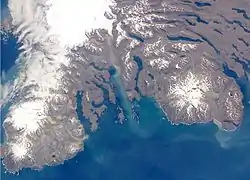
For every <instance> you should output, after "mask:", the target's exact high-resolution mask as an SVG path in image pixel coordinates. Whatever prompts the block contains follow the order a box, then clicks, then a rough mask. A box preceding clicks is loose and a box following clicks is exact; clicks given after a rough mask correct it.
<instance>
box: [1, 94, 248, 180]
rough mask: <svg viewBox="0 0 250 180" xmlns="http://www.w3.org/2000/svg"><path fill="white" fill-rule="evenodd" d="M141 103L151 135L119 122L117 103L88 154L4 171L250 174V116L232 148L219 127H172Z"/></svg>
mask: <svg viewBox="0 0 250 180" xmlns="http://www.w3.org/2000/svg"><path fill="white" fill-rule="evenodd" d="M139 105H140V110H139V112H138V113H139V115H140V118H139V120H140V122H141V123H140V125H138V127H136V128H142V129H143V130H144V133H147V136H142V135H141V134H140V133H136V132H135V131H134V130H133V129H134V127H131V123H129V122H128V121H127V122H125V123H124V124H123V125H120V124H115V123H114V119H115V118H116V115H115V107H114V106H113V107H112V106H110V111H109V112H108V113H106V114H105V115H104V117H103V119H102V120H101V121H100V127H101V128H100V129H98V130H97V132H95V133H93V134H92V135H91V136H90V138H89V139H88V140H87V142H86V144H85V150H84V152H81V153H79V154H78V155H77V156H76V157H75V158H73V159H71V160H69V161H67V162H65V164H64V165H60V166H57V167H46V168H45V169H44V170H42V171H41V172H36V171H32V170H29V169H25V170H23V171H21V173H20V175H19V176H12V175H11V176H8V175H7V174H2V179H3V180H45V179H46V180H68V179H72V178H74V180H78V179H79V180H80V179H88V180H96V179H114V180H116V179H119V180H122V179H124V180H127V179H131V180H133V179H137V180H138V179H157V180H158V179H159V180H160V179H166V178H167V179H171V180H175V179H176V180H181V179H185V180H187V179H188V180H189V179H190V180H194V179H195V180H210V179H213V180H221V179H227V180H246V179H247V177H249V176H250V171H249V167H250V156H249V151H250V144H249V131H247V132H246V130H247V129H249V127H250V126H249V120H248V121H247V120H246V119H245V121H244V124H243V126H242V128H241V129H240V130H239V131H238V132H237V133H231V135H230V137H231V138H232V139H231V145H230V148H228V149H225V148H222V147H221V146H220V144H219V143H218V141H217V140H216V138H215V137H214V134H215V133H216V132H217V128H216V127H215V126H214V125H212V124H207V125H202V124H201V125H193V126H172V125H170V124H169V123H168V122H167V121H166V120H164V119H162V112H161V111H160V110H159V109H158V108H157V107H156V106H155V105H154V104H153V103H152V101H151V100H150V99H146V98H145V99H142V100H141V101H140V103H139ZM247 110H248V112H249V107H248V109H247ZM248 117H249V114H248ZM246 118H247V117H246ZM245 125H246V126H245ZM247 133H248V134H247ZM247 136H248V142H246V140H247V139H246V137H247ZM243 137H245V138H243ZM242 138H243V139H242Z"/></svg>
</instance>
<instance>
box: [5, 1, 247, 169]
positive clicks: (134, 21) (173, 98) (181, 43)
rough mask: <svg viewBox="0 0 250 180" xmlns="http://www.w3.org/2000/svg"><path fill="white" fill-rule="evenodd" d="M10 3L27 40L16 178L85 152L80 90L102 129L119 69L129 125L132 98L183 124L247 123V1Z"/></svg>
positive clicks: (17, 103)
mask: <svg viewBox="0 0 250 180" xmlns="http://www.w3.org/2000/svg"><path fill="white" fill-rule="evenodd" d="M8 6H9V10H10V14H11V17H12V22H11V24H12V26H13V34H15V35H16V36H17V37H18V40H19V42H21V43H22V46H21V47H20V49H21V50H22V53H20V55H19V57H18V60H17V63H18V65H17V66H18V67H19V69H20V72H19V73H18V77H17V78H16V79H15V81H14V83H13V88H11V91H10V92H8V93H7V94H8V95H7V99H6V103H7V102H9V103H11V106H10V108H9V111H8V113H7V115H6V118H5V120H4V123H3V126H4V129H5V134H6V138H5V144H4V158H3V164H4V166H5V167H6V169H7V170H8V171H9V172H12V173H15V172H18V171H19V170H21V169H22V168H34V169H42V168H43V167H44V166H45V165H49V166H51V165H57V164H61V163H63V162H64V161H65V160H66V159H71V158H72V157H74V156H75V155H76V154H77V153H78V152H79V151H82V150H83V149H84V141H85V139H86V138H87V137H88V134H87V133H86V132H88V131H87V130H86V128H87V127H84V126H83V124H82V123H81V122H80V121H79V119H78V116H77V112H76V108H77V107H76V94H77V92H78V91H81V92H82V94H81V95H82V96H81V98H82V108H83V109H82V114H83V116H84V117H85V119H87V120H88V121H89V122H90V131H92V132H95V131H96V130H97V129H98V128H99V125H98V119H99V118H100V117H101V116H102V114H103V113H104V112H105V111H106V110H107V109H108V106H107V105H106V103H105V101H109V102H110V103H113V104H117V102H116V101H117V99H116V92H115V85H114V84H112V81H111V72H110V67H112V66H113V67H115V69H116V70H118V71H119V78H118V81H117V82H118V84H117V85H118V87H119V88H122V90H121V91H122V92H120V93H122V96H123V97H124V99H125V105H124V107H123V108H125V109H124V110H123V109H122V108H120V110H121V113H120V114H118V117H119V118H120V122H121V123H122V122H123V119H125V118H124V117H125V115H124V113H125V111H128V112H129V113H128V117H130V118H131V116H132V117H133V112H132V111H133V109H131V108H130V107H132V106H130V103H131V102H132V101H133V100H135V99H136V100H139V99H140V97H151V98H154V99H155V101H156V102H157V103H158V104H159V106H160V107H161V109H162V110H163V111H164V113H165V114H166V116H167V117H168V120H169V121H170V123H172V124H175V125H177V124H188V125H191V124H194V123H207V122H215V124H217V125H218V126H219V128H220V129H222V130H226V131H235V130H236V129H237V128H238V127H239V126H240V124H241V120H242V116H243V112H244V108H243V104H242V99H243V94H242V92H241V91H240V87H239V84H238V81H237V79H239V78H241V77H243V76H245V72H246V71H249V60H248V59H247V57H249V53H250V51H249V44H250V42H249V33H250V30H249V27H250V25H249V23H250V22H249V15H250V12H248V9H245V7H249V6H250V4H249V2H248V1H247V0H241V1H234V2H231V1H230V2H228V1H226V0H225V1H223V0H221V1H219V2H218V1H211V2H210V1H209V2H208V3H207V4H200V3H198V4H197V2H195V1H179V2H176V1H171V0H170V1H161V0H159V1H152V0H136V1H111V0H110V1H108V0H96V1H88V2H85V1H81V0H73V1H72V2H70V4H69V2H68V1H62V0H39V1H35V2H34V1H32V0H25V1H19V0H10V1H9V5H8ZM222 6H223V9H221V8H219V7H222ZM116 88H117V87H116ZM126 108H127V109H126ZM133 120H135V121H133ZM136 120H138V119H137V118H135V119H133V118H131V119H130V121H133V122H136ZM134 127H136V126H134ZM138 127H139V126H138Z"/></svg>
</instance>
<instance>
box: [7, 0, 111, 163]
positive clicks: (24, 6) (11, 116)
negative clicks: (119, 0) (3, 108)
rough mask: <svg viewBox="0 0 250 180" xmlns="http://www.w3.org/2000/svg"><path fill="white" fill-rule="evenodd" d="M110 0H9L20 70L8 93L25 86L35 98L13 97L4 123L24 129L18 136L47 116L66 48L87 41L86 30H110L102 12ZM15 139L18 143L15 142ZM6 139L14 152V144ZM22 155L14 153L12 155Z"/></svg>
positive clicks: (34, 126) (40, 125)
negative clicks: (13, 100) (18, 48)
mask: <svg viewBox="0 0 250 180" xmlns="http://www.w3.org/2000/svg"><path fill="white" fill-rule="evenodd" d="M113 3H114V2H112V1H111V0H90V1H89V0H71V1H67V0H37V1H35V0H22V1H20V0H9V9H10V14H11V16H12V19H13V22H12V24H13V25H14V26H15V27H16V29H15V32H14V33H16V34H17V35H18V39H19V41H20V42H21V43H22V44H23V45H22V46H21V49H22V50H23V53H22V54H20V56H19V58H18V61H19V62H20V64H21V67H22V70H21V72H20V73H19V74H18V77H17V78H16V79H15V82H14V87H13V89H12V90H11V92H9V98H11V97H14V96H15V92H17V91H18V90H20V89H22V88H24V87H27V86H29V85H36V87H34V88H32V90H31V93H30V96H31V95H32V96H34V97H36V98H39V99H38V100H33V101H26V102H22V100H21V101H20V102H14V104H13V105H12V106H11V107H10V109H9V112H8V114H7V118H6V119H5V120H4V123H7V122H8V123H10V124H11V125H12V126H13V127H14V128H15V129H17V130H18V129H24V131H23V135H24V136H22V138H24V140H25V135H27V134H30V133H33V132H35V131H37V130H38V129H39V128H41V127H42V125H43V122H44V121H46V118H49V117H46V113H45V103H46V100H48V99H50V98H51V97H52V96H53V95H54V94H51V93H50V89H57V88H58V85H59V83H60V80H61V77H62V76H63V72H61V71H58V70H59V69H60V65H61V64H64V65H66V66H67V65H68V64H69V63H70V61H69V59H67V58H66V56H65V55H66V54H67V49H68V48H73V47H74V46H76V45H80V44H82V43H83V42H84V41H86V40H87V36H86V34H85V33H86V32H88V31H91V30H92V29H96V28H103V29H106V30H108V32H109V33H110V34H111V30H112V21H111V20H108V19H107V18H106V17H105V16H104V13H105V11H106V10H107V11H109V6H110V5H112V4H113ZM19 144H20V143H19ZM19 144H18V143H16V144H11V146H12V147H13V151H14V150H15V149H18V148H17V146H18V145H19ZM20 148H22V150H23V151H22V154H17V153H19V152H18V151H16V152H13V153H14V154H16V156H17V157H22V158H23V157H24V155H25V152H26V150H24V149H23V146H22V147H20Z"/></svg>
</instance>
